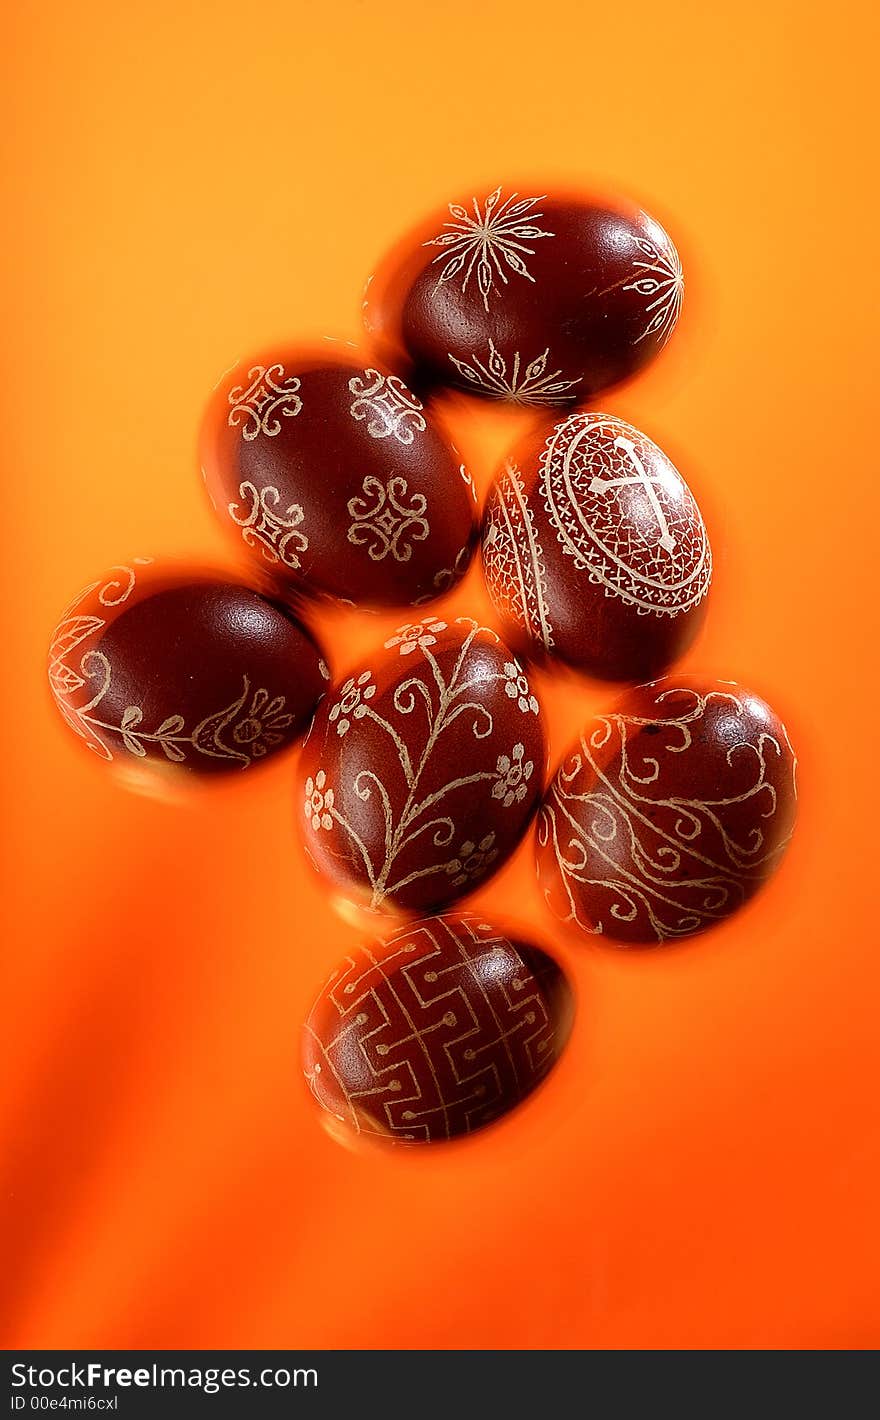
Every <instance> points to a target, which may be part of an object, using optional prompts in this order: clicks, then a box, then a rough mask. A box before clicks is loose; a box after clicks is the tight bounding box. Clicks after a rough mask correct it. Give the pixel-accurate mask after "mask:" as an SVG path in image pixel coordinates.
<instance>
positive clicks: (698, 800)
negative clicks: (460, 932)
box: [537, 675, 797, 945]
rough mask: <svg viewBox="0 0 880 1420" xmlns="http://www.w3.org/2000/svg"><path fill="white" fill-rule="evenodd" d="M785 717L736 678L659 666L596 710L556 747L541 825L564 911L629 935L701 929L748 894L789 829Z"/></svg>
mask: <svg viewBox="0 0 880 1420" xmlns="http://www.w3.org/2000/svg"><path fill="white" fill-rule="evenodd" d="M796 770H797V760H796V758H795V754H794V751H793V749H792V747H791V741H790V739H789V737H788V732H787V730H786V728H785V725H784V724H783V722H782V721H781V720H780V718H779V716H778V715H777V714H776V712H775V711H774V710H772V709H771V708H770V706H769V705H767V704H766V702H765V701H763V700H761V699H760V697H759V696H757V695H755V694H754V692H752V691H750V690H747V689H745V688H744V687H743V686H740V685H736V684H734V683H733V682H732V681H723V680H721V681H716V680H702V679H699V678H696V677H692V676H685V677H682V676H678V675H676V676H674V677H673V676H667V677H665V678H664V679H662V680H658V681H655V682H654V683H653V684H651V685H644V686H638V687H637V688H635V689H633V690H631V691H629V692H628V693H627V694H626V695H625V696H624V697H623V698H622V699H621V701H620V702H619V704H618V705H617V706H616V707H615V708H614V709H613V710H611V711H609V712H608V713H607V714H605V715H597V716H596V717H595V719H593V720H592V721H590V723H589V724H588V725H587V726H586V727H585V729H584V731H583V733H582V734H581V736H580V738H579V740H578V741H577V742H576V743H575V744H574V745H572V747H571V749H570V750H569V752H568V754H567V755H566V756H565V757H564V759H563V760H562V763H561V764H560V766H559V769H558V772H557V774H556V777H555V779H554V780H553V782H552V783H551V785H550V788H549V790H548V792H547V795H546V798H545V800H544V803H543V805H542V808H541V812H540V815H539V818H538V825H537V841H538V874H539V878H540V882H541V887H542V891H543V894H544V897H545V900H546V902H547V903H548V905H549V907H550V908H551V910H552V911H553V913H554V914H555V916H557V917H558V918H559V919H560V920H562V921H563V922H568V923H570V924H572V926H573V927H574V928H575V929H580V930H581V931H582V932H585V933H591V934H597V935H598V936H599V938H600V940H609V941H610V942H612V943H614V942H620V943H623V944H625V945H635V944H640V943H642V944H646V945H653V944H656V943H658V942H666V941H674V940H676V939H680V938H683V937H688V936H690V935H691V934H692V933H694V932H702V931H705V930H706V929H707V928H709V927H712V926H714V925H715V924H716V923H719V922H721V921H723V920H724V919H725V918H726V917H729V916H730V914H731V913H733V912H735V911H737V909H739V908H740V907H741V906H742V905H743V904H744V903H746V902H747V901H748V900H749V899H750V898H751V897H752V896H753V895H754V894H755V893H756V892H757V891H758V889H759V888H760V887H761V886H762V884H763V883H764V882H766V880H767V878H768V877H770V875H771V874H772V873H773V871H774V870H775V868H776V867H777V865H778V863H779V861H780V859H781V857H782V855H783V853H784V852H785V850H786V848H787V846H788V843H789V840H790V839H791V836H792V832H793V830H794V823H795V812H796V801H797V789H796Z"/></svg>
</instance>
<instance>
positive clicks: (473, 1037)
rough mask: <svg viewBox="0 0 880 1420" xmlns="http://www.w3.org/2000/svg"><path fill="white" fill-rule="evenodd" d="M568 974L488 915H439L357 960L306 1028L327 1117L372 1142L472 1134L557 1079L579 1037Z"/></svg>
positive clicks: (307, 1051) (315, 1090)
mask: <svg viewBox="0 0 880 1420" xmlns="http://www.w3.org/2000/svg"><path fill="white" fill-rule="evenodd" d="M572 1017H573V1002H572V994H571V990H570V987H569V985H568V982H567V979H566V977H565V974H564V972H563V971H562V969H561V968H560V967H559V966H558V965H557V963H556V962H555V961H554V960H553V959H552V958H551V957H549V956H548V955H547V954H546V953H545V952H543V951H541V950H540V949H539V948H538V947H535V946H532V945H531V944H530V943H528V942H524V941H522V940H521V939H520V938H519V937H518V936H513V935H511V934H509V933H508V932H507V931H505V930H502V929H500V928H498V927H495V926H493V925H492V924H490V923H489V922H486V921H485V920H484V919H482V918H480V917H471V916H466V917H452V916H445V917H432V918H429V919H427V920H423V921H419V922H412V923H410V924H408V925H407V926H405V927H402V928H401V929H400V930H399V931H398V932H396V933H394V935H393V936H391V937H389V938H388V939H387V940H386V941H384V942H380V943H376V944H373V945H369V946H363V947H360V948H358V949H356V950H355V951H353V952H352V953H351V954H350V956H348V957H347V958H346V960H345V961H344V962H342V963H341V964H340V965H339V966H338V967H337V968H336V969H335V970H334V971H333V973H332V974H331V976H330V978H329V980H328V981H327V982H326V983H325V985H324V987H323V988H322V990H321V992H320V994H319V996H318V998H317V1000H316V1001H315V1004H314V1006H313V1007H312V1010H311V1011H310V1013H309V1016H308V1019H307V1021H306V1023H305V1027H304V1030H303V1036H302V1062H303V1069H304V1072H305V1076H306V1080H307V1081H308V1084H309V1087H310V1089H311V1091H312V1094H313V1095H314V1097H315V1099H316V1100H317V1101H318V1103H319V1104H320V1105H321V1107H322V1108H323V1109H324V1110H326V1111H327V1112H328V1115H329V1116H331V1117H332V1118H333V1119H334V1120H337V1121H339V1122H340V1123H341V1124H342V1125H343V1126H344V1127H345V1128H346V1129H347V1130H350V1131H352V1132H353V1133H354V1134H355V1135H357V1136H359V1137H361V1138H365V1139H382V1140H388V1141H391V1142H400V1141H406V1142H413V1143H436V1142H439V1141H443V1140H447V1139H454V1138H457V1137H460V1136H463V1135H467V1134H472V1133H474V1132H476V1131H477V1130H478V1129H482V1128H484V1127H485V1126H486V1125H487V1124H491V1123H492V1122H493V1121H495V1120H497V1119H499V1118H500V1117H501V1116H502V1115H504V1114H507V1113H509V1112H510V1111H511V1110H512V1109H514V1108H515V1107H516V1106H517V1105H520V1104H521V1103H522V1102H523V1100H525V1099H526V1098H527V1097H528V1096H529V1095H530V1094H531V1093H532V1092H533V1090H535V1089H536V1088H537V1086H538V1085H540V1084H541V1083H542V1081H544V1080H545V1079H546V1077H547V1076H548V1075H549V1073H550V1071H551V1070H552V1068H553V1066H554V1065H555V1063H556V1061H557V1060H558V1058H559V1056H560V1054H561V1053H562V1051H563V1049H564V1047H565V1043H566V1041H567V1039H568V1036H569V1032H570V1030H571V1024H572Z"/></svg>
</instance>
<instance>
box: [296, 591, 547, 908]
mask: <svg viewBox="0 0 880 1420" xmlns="http://www.w3.org/2000/svg"><path fill="white" fill-rule="evenodd" d="M456 626H461V627H463V628H466V629H465V633H464V635H463V638H462V640H461V642H460V643H458V642H456V643H454V645H455V654H454V657H453V660H452V663H451V664H449V663H447V662H446V660H445V659H444V658H443V657H441V656H440V655H435V653H434V648H435V646H436V644H437V636H438V634H439V633H440V632H442V631H445V630H446V629H447V627H446V623H445V622H440V621H434V620H426V621H423V622H419V623H418V624H416V625H413V626H405V627H401V628H400V630H399V631H398V632H397V633H396V635H395V636H393V637H391V638H389V640H388V642H387V643H386V645H387V646H388V647H389V649H390V648H393V647H395V646H396V647H397V648H398V650H399V654H400V655H401V656H413V664H412V669H411V671H410V670H409V668H408V673H407V674H406V675H405V677H404V678H403V679H402V680H400V681H399V682H398V683H397V684H396V686H395V687H394V689H393V691H391V692H390V693H389V696H388V698H387V700H383V701H382V702H381V704H380V706H379V708H378V709H377V708H374V707H375V701H374V702H373V703H372V704H371V705H370V706H369V707H366V706H365V704H364V701H363V700H362V699H361V700H356V699H355V696H356V692H357V691H358V690H359V689H361V690H365V687H366V686H367V684H368V681H367V680H365V679H364V676H365V675H366V673H362V675H361V676H360V677H358V680H357V681H354V680H353V679H352V680H349V681H347V682H346V684H345V685H344V686H343V687H342V695H341V697H340V701H339V710H338V713H337V714H336V715H335V716H334V715H333V714H332V712H331V714H330V716H329V717H328V719H327V721H326V722H325V726H326V728H325V731H324V733H325V734H327V733H329V730H330V725H331V724H335V725H337V729H338V726H339V723H340V717H341V716H343V714H345V716H346V718H350V719H352V720H354V719H355V718H357V717H358V712H359V711H360V710H363V712H364V714H366V715H367V716H368V717H369V718H370V720H371V721H372V722H373V725H374V726H375V727H376V728H377V729H378V730H380V731H381V732H382V734H383V736H386V735H387V737H388V742H389V744H390V746H391V747H392V749H393V754H394V760H395V761H396V762H395V763H394V766H393V768H392V767H380V763H381V761H376V762H375V763H371V765H370V767H365V768H361V769H359V770H357V771H356V772H355V771H354V770H353V771H352V777H351V780H350V781H348V780H340V781H339V782H337V783H336V784H335V785H334V789H335V795H334V798H333V799H332V800H331V801H330V802H329V803H328V800H327V792H326V788H325V784H324V783H323V782H321V781H320V774H319V775H316V777H315V780H314V782H312V780H311V779H309V780H307V781H306V786H305V788H306V800H305V818H306V823H307V824H308V825H311V828H312V830H313V831H314V832H316V833H317V831H318V828H322V829H327V828H328V824H327V821H326V816H329V819H330V823H331V824H332V826H333V830H334V835H335V834H338V835H340V837H341V838H342V839H344V840H346V841H347V844H348V846H349V848H350V850H351V852H352V854H353V857H354V859H355V860H356V861H357V864H358V869H359V871H362V872H364V873H365V876H366V880H367V881H368V883H369V885H370V889H371V898H370V906H371V907H372V908H374V909H375V908H378V907H380V906H381V905H382V903H383V902H384V901H385V899H386V898H389V897H392V898H393V897H395V896H396V895H397V894H399V893H400V892H401V891H402V890H404V889H405V888H407V887H408V886H409V885H410V884H411V883H414V882H416V881H417V880H419V879H423V878H428V877H431V876H432V875H437V876H438V877H439V878H441V879H442V878H443V877H445V878H449V879H451V880H452V886H453V887H462V886H463V885H464V884H465V883H466V882H469V881H471V880H472V879H474V878H476V877H479V876H481V875H483V874H485V873H486V872H487V871H488V870H489V868H490V866H491V864H492V863H493V862H494V861H495V859H496V858H497V857H498V856H499V852H500V848H499V845H498V844H497V843H496V834H495V832H485V831H484V825H485V820H484V818H483V819H482V821H481V814H485V808H481V807H480V804H481V800H480V799H479V798H474V800H473V803H472V804H471V803H470V801H469V795H468V794H467V792H465V794H464V795H462V793H461V791H462V790H464V791H467V790H468V789H469V788H470V787H471V786H476V785H478V784H485V785H487V786H488V788H489V791H490V793H489V795H487V796H486V797H487V798H488V799H489V802H490V803H491V802H492V801H493V800H498V799H500V800H502V801H503V802H504V803H505V805H506V806H507V807H510V806H511V805H513V804H514V803H522V801H523V799H524V798H525V796H526V792H527V785H528V783H529V781H530V779H531V778H532V775H533V772H534V765H533V763H532V762H531V761H530V760H528V759H527V758H526V756H525V750H524V748H523V745H522V744H521V743H517V744H515V745H514V746H513V749H512V751H511V753H510V755H501V756H499V757H497V759H496V760H495V762H494V765H493V767H489V765H487V764H486V763H485V761H484V760H482V759H481V757H479V756H474V757H473V759H466V760H465V762H464V763H461V762H458V763H457V764H454V765H453V766H451V768H450V770H449V771H448V773H449V777H448V778H447V777H446V776H445V775H444V776H443V777H442V778H441V779H440V782H439V783H438V780H437V765H438V761H441V762H442V759H441V757H442V753H443V751H442V750H441V749H440V748H439V746H440V745H441V741H442V740H443V738H444V736H446V735H447V734H448V732H449V731H450V730H451V729H452V728H453V726H459V734H460V733H461V731H462V729H463V728H464V727H467V728H466V731H465V733H466V735H467V737H468V738H470V736H471V735H473V738H474V739H475V740H477V741H488V740H490V739H491V736H492V735H493V734H494V732H495V718H494V715H493V712H492V710H491V709H490V708H489V706H487V704H486V703H485V701H484V699H483V694H484V692H485V691H486V689H487V688H488V687H490V686H491V685H493V684H497V685H498V687H499V689H500V688H501V685H502V684H506V680H507V669H508V668H507V667H506V666H503V662H502V661H501V659H500V658H498V657H496V660H495V661H494V662H493V661H492V660H491V659H489V660H487V659H486V657H485V654H484V653H480V654H478V648H474V649H473V650H472V647H473V643H474V640H475V638H476V637H477V636H478V635H480V636H481V638H482V639H481V641H480V643H478V646H480V647H484V646H485V638H486V637H489V638H491V641H492V643H494V644H495V645H497V642H498V638H497V636H495V634H494V633H493V632H490V631H487V630H486V628H483V627H480V626H478V625H477V623H476V622H473V621H470V620H467V619H461V620H460V621H459V622H457V623H456ZM495 666H497V669H495V668H494V667H495ZM502 667H503V668H502ZM513 669H514V670H515V672H516V675H517V677H519V676H520V670H519V667H513ZM523 680H524V677H523ZM369 683H370V684H372V682H371V681H369ZM524 683H525V688H526V694H525V695H524V698H523V703H524V705H525V707H526V709H527V710H529V711H530V710H531V708H532V707H531V703H530V700H529V698H528V683H527V682H524ZM519 693H520V692H519V690H518V689H517V694H519ZM475 695H476V698H475ZM346 701H347V702H348V704H349V705H351V706H352V708H351V711H350V712H349V711H348V710H347V708H346ZM333 708H334V710H335V709H336V707H335V706H334V707H333ZM535 710H536V712H537V701H535ZM413 729H415V730H416V737H415V739H414V738H413ZM524 738H525V737H524ZM416 745H418V749H416V748H415V746H416ZM457 758H458V756H457ZM340 763H341V764H342V765H344V761H340ZM353 763H355V764H356V763H357V760H356V759H355V760H354V761H353ZM389 775H392V776H393V777H394V780H395V781H399V783H400V794H399V796H398V795H397V793H395V790H394V787H393V783H392V779H391V778H389ZM316 794H321V795H322V796H323V797H322V798H321V800H320V802H319V801H318V799H316V798H314V797H313V796H314V795H316ZM450 796H454V800H453V801H451V800H450ZM455 802H457V803H458V804H459V805H462V806H464V807H465V808H466V811H467V812H468V814H469V815H476V823H473V820H472V819H470V820H469V822H468V825H467V826H466V827H463V828H462V829H460V828H459V825H458V824H457V823H456V817H454V816H453V815H454V814H456V809H455V808H454V803H455ZM482 804H483V805H485V800H482ZM365 815H367V816H371V817H372V818H373V820H374V823H375V828H376V829H377V830H378V832H377V834H376V836H375V838H374V837H371V835H370V834H368V833H367V832H366V831H365V829H364V823H365V817H364V816H365ZM468 827H470V829H471V833H470V837H468V836H467V828H468ZM475 829H478V830H479V832H477V831H474V830H475ZM460 833H461V837H460V836H459V834H460ZM368 840H369V841H368ZM456 842H457V843H458V844H459V846H458V848H457V850H456V849H455V848H454V845H455V843H456ZM427 844H430V846H431V851H430V853H428V854H427V855H424V854H421V853H420V852H419V849H420V847H421V846H422V845H427ZM438 849H440V850H442V849H447V850H449V855H448V856H446V855H445V854H444V853H443V852H442V851H441V852H437V851H436V850H438ZM330 851H331V852H332V853H333V854H334V855H335V854H337V853H345V852H346V851H347V850H346V849H343V848H341V847H340V846H338V845H337V844H335V843H334V844H333V845H332V847H331V849H330ZM426 857H427V861H426Z"/></svg>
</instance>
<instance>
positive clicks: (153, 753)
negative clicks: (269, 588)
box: [49, 559, 330, 774]
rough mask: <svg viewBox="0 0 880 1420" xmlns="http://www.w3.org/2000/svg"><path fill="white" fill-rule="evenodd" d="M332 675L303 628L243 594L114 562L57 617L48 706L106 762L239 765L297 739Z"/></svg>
mask: <svg viewBox="0 0 880 1420" xmlns="http://www.w3.org/2000/svg"><path fill="white" fill-rule="evenodd" d="M329 675H330V672H329V670H328V668H327V665H326V663H325V661H324V659H323V656H322V653H321V651H320V648H319V647H318V645H317V643H316V642H315V640H314V639H313V637H312V636H311V634H310V633H309V632H308V631H306V629H305V628H304V627H303V626H301V625H300V624H299V623H298V622H297V621H295V620H294V619H293V618H292V616H290V615H289V614H288V613H287V612H285V611H284V610H283V609H282V608H280V607H279V606H277V605H275V604H274V603H273V602H271V601H268V600H267V599H266V598H265V597H263V596H261V595H260V594H259V593H258V592H256V591H254V590H253V589H252V588H251V587H248V586H244V585H243V584H241V583H240V582H233V581H229V580H225V579H223V578H221V577H220V576H218V575H214V574H212V573H208V572H201V571H199V572H194V571H185V570H182V569H180V568H170V567H169V568H162V567H160V566H157V565H156V564H154V563H153V562H152V561H150V560H149V559H134V560H132V561H131V562H129V563H127V564H120V565H119V566H117V567H114V568H112V569H111V571H109V572H108V573H107V574H106V575H105V576H104V577H102V578H98V579H96V580H95V581H93V582H91V583H90V584H89V585H88V586H87V587H86V588H85V589H84V590H83V591H82V592H81V593H80V594H79V595H78V596H77V597H76V598H75V600H74V601H73V602H72V603H71V605H70V606H69V607H68V608H67V610H66V611H65V612H64V614H63V616H62V618H61V620H60V622H59V624H58V626H57V627H56V629H55V632H54V634H53V637H52V643H51V647H50V651H49V683H50V687H51V690H52V694H53V697H54V700H55V704H56V706H57V708H58V710H59V711H60V713H61V715H62V716H63V718H64V720H65V721H66V723H67V724H68V726H69V727H70V728H71V729H72V730H73V731H74V732H75V734H76V735H77V736H78V737H79V739H80V741H81V742H82V743H83V744H84V745H85V746H86V747H87V748H88V749H90V750H91V751H92V752H93V753H94V754H95V755H96V756H97V757H98V758H99V759H101V760H103V761H105V762H106V763H113V762H115V763H117V764H126V763H127V764H128V766H129V767H131V766H132V765H136V764H138V763H148V764H151V765H153V766H156V765H162V766H164V767H166V768H171V767H174V768H179V769H181V770H191V771H193V772H195V773H199V774H208V773H214V772H216V771H218V770H231V769H247V768H249V767H250V766H251V765H253V764H257V763H259V762H261V761H262V760H264V759H266V758H267V757H268V756H269V755H271V754H274V753H275V752H276V751H278V750H281V749H284V748H285V747H286V746H288V745H291V744H293V743H294V741H295V740H296V739H297V738H298V737H299V736H300V735H301V734H302V733H303V732H304V730H305V729H306V726H307V725H308V723H309V720H310V719H311V716H312V713H313V711H314V709H315V706H316V704H317V702H318V700H319V698H320V696H321V695H322V694H323V692H324V690H325V689H326V685H327V681H328V679H329Z"/></svg>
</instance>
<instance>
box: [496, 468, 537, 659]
mask: <svg viewBox="0 0 880 1420" xmlns="http://www.w3.org/2000/svg"><path fill="white" fill-rule="evenodd" d="M483 570H484V572H485V576H486V585H487V587H488V588H489V594H490V596H491V597H492V600H493V601H494V603H495V605H496V607H498V608H499V610H500V611H501V612H502V613H503V614H504V615H505V616H508V617H509V618H510V619H511V620H512V621H514V622H515V623H516V624H517V625H518V626H521V627H522V628H523V629H525V630H528V632H529V633H530V635H531V636H532V637H533V639H534V640H535V641H537V642H539V643H540V644H541V645H542V646H544V647H545V649H546V650H548V651H549V650H552V648H553V625H552V623H551V620H550V612H549V609H548V606H547V589H546V577H547V572H546V568H545V565H544V550H543V548H542V546H541V543H540V540H539V538H538V533H537V529H536V527H535V519H534V514H533V511H532V508H531V506H530V505H529V502H528V499H527V498H526V495H525V487H524V484H523V479H522V474H521V473H520V471H519V468H518V467H517V465H516V464H515V463H514V462H513V461H512V460H508V462H507V464H506V466H505V470H504V473H503V475H502V476H501V478H499V480H498V482H497V483H496V485H495V488H494V490H493V493H492V496H491V498H490V499H489V502H488V505H487V507H486V522H485V529H484V533H483Z"/></svg>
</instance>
